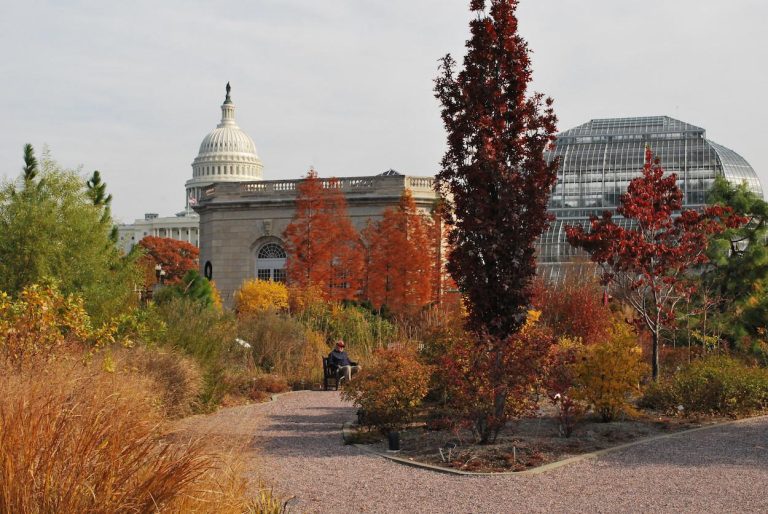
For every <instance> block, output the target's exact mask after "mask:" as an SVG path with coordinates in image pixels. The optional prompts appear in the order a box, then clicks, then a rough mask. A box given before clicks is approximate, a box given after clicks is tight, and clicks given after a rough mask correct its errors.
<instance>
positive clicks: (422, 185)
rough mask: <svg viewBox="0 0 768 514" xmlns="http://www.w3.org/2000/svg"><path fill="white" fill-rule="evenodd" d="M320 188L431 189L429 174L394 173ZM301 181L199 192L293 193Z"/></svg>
mask: <svg viewBox="0 0 768 514" xmlns="http://www.w3.org/2000/svg"><path fill="white" fill-rule="evenodd" d="M319 180H320V183H321V184H322V186H323V188H326V189H328V188H337V189H339V190H341V191H342V192H344V193H352V192H368V191H370V192H374V191H380V190H383V189H388V188H393V187H394V188H398V189H403V188H404V187H407V188H409V189H411V190H413V191H432V187H433V183H434V179H433V178H432V177H407V176H404V175H397V176H381V175H377V176H373V177H347V178H338V179H332V178H321V179H319ZM300 183H301V179H297V180H267V181H258V182H219V183H216V184H215V185H213V186H210V187H208V188H206V189H205V190H204V191H203V199H213V198H215V197H217V196H248V197H251V196H269V195H284V194H286V193H288V194H291V193H293V194H295V192H296V188H297V187H298V185H299V184H300Z"/></svg>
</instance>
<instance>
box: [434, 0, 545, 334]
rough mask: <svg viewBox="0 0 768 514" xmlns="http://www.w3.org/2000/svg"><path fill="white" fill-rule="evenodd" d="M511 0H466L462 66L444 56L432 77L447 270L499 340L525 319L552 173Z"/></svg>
mask: <svg viewBox="0 0 768 514" xmlns="http://www.w3.org/2000/svg"><path fill="white" fill-rule="evenodd" d="M517 4H518V2H517V0H472V1H471V3H470V8H471V9H472V10H473V11H476V14H477V16H476V18H475V19H473V20H472V21H471V22H470V30H471V34H472V35H471V38H470V39H469V41H468V42H467V49H468V52H467V55H466V57H465V58H464V69H463V70H462V71H460V72H459V73H458V75H456V74H455V73H454V68H455V62H454V61H453V59H452V58H451V56H450V55H448V56H446V57H445V58H444V59H443V62H442V66H441V69H442V74H441V75H440V76H439V77H438V78H437V80H436V81H435V82H436V87H435V91H436V97H437V98H438V99H439V100H440V102H441V103H442V105H443V109H442V118H443V123H444V124H445V128H446V130H447V131H448V150H447V152H446V154H445V156H444V157H443V160H442V164H441V170H440V172H439V173H438V175H437V181H436V183H437V187H438V189H439V191H440V192H441V193H442V194H443V196H444V197H445V198H447V199H448V201H447V209H446V214H445V221H446V224H447V225H448V227H449V235H448V240H449V244H450V246H451V251H450V254H449V257H448V270H449V272H450V273H451V275H452V276H453V277H454V279H455V280H456V283H457V285H458V287H459V289H460V290H461V291H462V293H464V295H465V296H466V298H467V300H468V305H467V307H468V310H469V327H470V328H472V329H475V330H484V331H487V332H489V333H490V334H492V335H494V336H496V337H500V338H503V337H506V336H508V335H510V334H512V333H514V332H516V331H517V330H518V329H519V328H520V326H521V325H522V323H523V322H524V321H525V314H526V310H527V305H528V304H529V302H530V298H529V296H530V294H529V292H528V286H529V283H530V281H531V279H532V277H533V276H534V274H535V272H536V263H535V258H534V254H535V251H534V242H535V241H536V239H537V238H538V237H539V236H540V235H541V233H542V232H543V231H544V229H545V228H546V227H547V223H548V220H549V215H548V214H547V201H548V199H549V195H550V192H551V188H552V186H553V185H554V183H555V180H556V171H557V163H556V162H552V163H547V161H546V159H545V158H544V150H545V148H546V147H547V146H548V145H549V144H550V143H551V142H552V141H554V134H555V132H556V128H555V123H556V117H555V115H554V112H553V110H552V100H551V99H550V98H547V99H545V98H544V97H543V95H541V94H538V93H535V94H532V95H528V83H529V82H530V80H531V65H530V60H529V51H528V46H527V44H526V42H525V41H524V40H523V39H522V38H521V37H520V36H519V35H518V33H517V18H516V17H515V11H516V9H517ZM487 5H490V9H489V10H488V11H486V6H487Z"/></svg>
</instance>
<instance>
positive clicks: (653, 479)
mask: <svg viewBox="0 0 768 514" xmlns="http://www.w3.org/2000/svg"><path fill="white" fill-rule="evenodd" d="M353 416H354V409H353V408H352V407H350V406H349V404H345V403H342V402H341V400H340V399H339V396H338V393H334V392H309V391H307V392H300V393H292V394H288V395H285V396H281V397H280V398H278V400H277V401H276V402H272V403H269V404H261V405H250V406H245V407H235V408H231V409H224V410H222V411H220V412H218V413H216V414H214V415H210V416H198V417H195V418H190V419H188V420H184V422H183V423H182V425H181V427H180V428H183V429H184V431H185V432H186V431H188V432H189V433H190V434H196V435H204V436H205V437H207V438H219V440H220V441H221V442H222V444H223V445H225V446H226V445H230V446H240V447H244V448H246V449H245V450H244V452H245V453H244V455H245V456H246V457H247V458H249V459H250V461H249V466H250V467H251V469H252V470H254V471H253V472H255V473H258V474H259V475H260V476H261V477H262V478H264V479H265V480H267V481H268V482H269V483H271V484H273V485H274V487H275V490H276V491H278V492H280V493H282V494H285V495H286V496H295V498H294V499H293V500H292V501H291V502H290V503H289V505H290V506H291V512H323V513H325V512H387V513H400V512H403V513H406V512H407V513H411V512H413V513H417V512H418V513H428V512H458V513H469V512H471V513H475V512H477V513H480V512H488V513H502V512H553V511H557V512H768V490H766V488H767V487H768V419H767V418H760V419H755V420H751V421H747V422H744V423H739V424H735V425H728V426H723V427H717V428H713V429H709V430H702V431H698V432H694V433H692V434H688V435H680V436H677V437H673V438H670V439H665V440H661V441H656V442H654V443H650V444H641V445H638V446H635V447H632V448H628V449H625V450H622V451H617V452H615V453H611V454H609V455H606V456H603V457H601V458H599V459H596V460H586V461H582V462H579V463H576V464H573V465H569V466H565V467H563V468H559V469H556V470H553V471H551V472H548V473H544V474H542V475H533V476H499V477H461V476H451V475H445V474H441V473H435V472H432V471H426V470H421V469H416V468H412V467H407V466H403V465H400V464H396V463H393V462H391V461H388V460H386V459H382V458H381V457H378V456H376V455H371V454H368V453H365V452H362V451H361V450H358V449H357V448H354V447H350V446H344V445H343V442H342V438H341V425H342V424H343V422H345V421H348V420H350V419H352V418H353Z"/></svg>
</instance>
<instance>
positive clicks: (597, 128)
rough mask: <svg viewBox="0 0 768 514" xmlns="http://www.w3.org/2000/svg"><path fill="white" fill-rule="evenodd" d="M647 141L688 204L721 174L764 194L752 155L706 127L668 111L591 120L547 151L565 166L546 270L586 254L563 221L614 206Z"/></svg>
mask: <svg viewBox="0 0 768 514" xmlns="http://www.w3.org/2000/svg"><path fill="white" fill-rule="evenodd" d="M646 145H650V146H651V148H652V149H653V152H654V153H655V154H656V155H658V156H659V157H660V158H661V164H662V166H663V167H664V169H665V171H666V172H667V173H676V174H677V176H678V186H679V187H680V188H681V189H682V191H683V195H684V196H683V198H684V206H685V207H686V208H699V207H702V206H703V205H704V203H705V201H706V197H707V192H708V191H709V189H710V188H711V186H712V183H713V182H714V179H715V177H716V176H718V175H719V176H723V177H725V178H726V179H727V180H728V181H730V182H732V183H734V184H740V183H742V182H745V183H746V184H747V186H748V187H749V188H750V189H751V190H752V191H754V192H755V193H757V194H759V195H760V196H762V194H763V191H762V187H761V185H760V181H759V180H758V178H757V174H756V173H755V171H754V170H753V169H752V167H751V166H750V165H749V163H748V162H747V161H746V160H744V158H743V157H741V156H740V155H739V154H737V153H736V152H734V151H733V150H730V149H728V148H725V147H723V146H721V145H718V144H716V143H713V142H712V141H709V140H708V139H707V138H706V131H705V130H704V129H702V128H700V127H696V126H694V125H691V124H688V123H685V122H682V121H679V120H675V119H673V118H669V117H667V116H654V117H644V118H614V119H602V120H592V121H590V122H588V123H585V124H583V125H579V126H578V127H575V128H573V129H570V130H566V131H565V132H562V133H561V134H559V135H558V137H557V142H556V145H555V148H554V150H553V151H552V152H549V153H548V155H547V158H548V159H549V160H550V161H551V160H552V159H554V158H559V159H560V169H559V172H558V181H557V185H556V186H555V188H554V190H553V193H552V197H551V199H550V204H549V210H550V212H551V213H552V214H554V215H555V216H556V220H555V221H553V222H552V224H551V226H550V227H549V229H548V230H547V231H546V232H545V233H544V234H543V235H542V237H541V239H540V240H539V242H538V262H539V270H540V272H541V273H542V274H543V275H544V276H546V277H549V278H553V279H558V278H560V277H562V276H563V274H564V273H565V272H567V268H568V267H569V266H571V265H574V264H577V263H581V262H583V261H584V260H585V255H584V254H582V253H581V252H579V251H577V250H575V249H574V248H573V247H571V246H570V245H569V244H568V242H567V241H566V239H565V226H566V225H575V224H582V225H586V224H587V222H588V221H589V217H590V216H591V215H592V214H600V213H601V212H602V211H604V210H612V211H615V209H616V207H617V206H618V203H619V197H620V196H621V195H622V194H623V193H624V192H625V191H626V190H627V186H628V185H629V182H630V180H632V179H633V178H635V177H637V176H638V175H639V174H640V172H641V170H642V167H643V164H644V158H645V146H646ZM618 221H619V223H622V222H623V223H627V221H626V220H623V219H621V220H618Z"/></svg>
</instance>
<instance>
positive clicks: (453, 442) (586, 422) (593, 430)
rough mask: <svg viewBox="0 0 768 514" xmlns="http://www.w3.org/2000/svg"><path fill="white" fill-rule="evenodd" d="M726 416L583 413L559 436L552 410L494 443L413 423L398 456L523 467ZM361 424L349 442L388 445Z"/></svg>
mask: <svg viewBox="0 0 768 514" xmlns="http://www.w3.org/2000/svg"><path fill="white" fill-rule="evenodd" d="M725 419H727V418H709V417H708V418H700V419H694V418H690V419H689V418H679V417H670V416H661V415H658V414H656V415H654V413H642V414H641V415H639V416H637V417H635V418H633V419H624V420H619V421H613V422H609V423H603V422H601V421H600V420H599V419H598V418H590V417H586V418H584V419H583V420H582V421H581V422H580V423H578V424H577V425H576V428H575V429H574V431H573V434H572V435H571V437H568V438H566V437H561V436H560V435H559V431H558V423H557V419H556V418H555V417H554V412H553V410H551V409H545V410H544V411H543V412H542V413H541V416H539V417H536V418H526V419H522V420H517V421H513V422H510V423H509V424H508V425H507V426H506V427H505V428H504V429H503V430H502V431H501V433H500V434H499V437H498V439H497V440H496V442H495V443H494V444H486V445H480V444H476V443H475V442H474V440H473V437H472V434H471V433H470V431H468V430H455V429H453V430H427V429H426V428H425V425H424V424H423V423H422V424H414V425H412V426H411V427H410V428H408V429H407V430H404V431H402V432H401V433H400V448H401V450H400V452H399V453H398V454H397V455H398V457H401V458H405V459H409V460H413V461H415V462H420V463H424V464H429V465H433V466H439V467H445V468H450V469H455V470H458V471H471V472H481V473H498V472H510V471H512V472H514V471H526V470H529V469H534V468H537V467H539V466H543V465H545V464H549V463H552V462H557V461H561V460H564V459H568V458H571V457H575V456H578V455H583V454H586V453H591V452H595V451H599V450H604V449H607V448H611V447H615V446H619V445H623V444H626V443H630V442H633V441H638V440H641V439H646V438H649V437H654V436H659V435H664V434H670V433H674V432H679V431H682V430H688V429H691V428H697V427H700V426H704V425H710V424H714V423H718V422H721V421H724V420H725ZM377 436H378V434H377V433H376V432H375V431H371V432H368V431H367V430H365V429H361V430H360V431H359V432H358V434H356V436H355V437H354V442H358V443H368V444H370V447H371V449H373V450H375V451H377V452H385V451H386V450H387V442H386V438H383V437H377Z"/></svg>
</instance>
